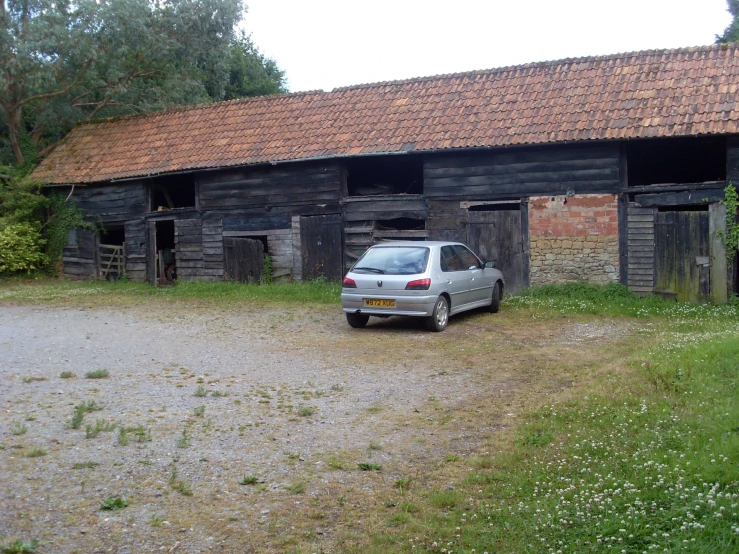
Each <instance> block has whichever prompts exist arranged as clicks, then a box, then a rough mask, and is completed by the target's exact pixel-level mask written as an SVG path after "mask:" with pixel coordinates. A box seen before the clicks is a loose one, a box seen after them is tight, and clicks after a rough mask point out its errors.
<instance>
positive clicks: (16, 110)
mask: <svg viewBox="0 0 739 554" xmlns="http://www.w3.org/2000/svg"><path fill="white" fill-rule="evenodd" d="M4 111H5V115H6V116H7V118H8V138H9V139H10V147H11V149H12V150H13V155H14V156H15V161H16V162H17V163H18V165H23V162H24V161H25V160H24V159H23V152H21V147H20V145H19V144H18V132H19V131H20V120H21V107H20V106H16V107H13V108H12V109H11V110H8V109H7V108H5V107H4Z"/></svg>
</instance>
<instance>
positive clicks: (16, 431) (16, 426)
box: [10, 421, 28, 435]
mask: <svg viewBox="0 0 739 554" xmlns="http://www.w3.org/2000/svg"><path fill="white" fill-rule="evenodd" d="M27 431H28V427H26V426H25V424H23V423H20V422H18V421H14V422H13V423H12V424H11V425H10V434H11V435H25V434H26V432H27Z"/></svg>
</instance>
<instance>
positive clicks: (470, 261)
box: [454, 244, 482, 269]
mask: <svg viewBox="0 0 739 554" xmlns="http://www.w3.org/2000/svg"><path fill="white" fill-rule="evenodd" d="M454 251H455V252H456V253H457V256H459V259H460V260H461V261H462V267H463V268H464V269H469V268H471V267H475V268H480V267H482V266H481V265H480V260H478V259H477V256H475V255H474V254H473V253H472V252H471V251H470V250H469V249H468V248H465V247H464V246H462V245H461V244H455V245H454Z"/></svg>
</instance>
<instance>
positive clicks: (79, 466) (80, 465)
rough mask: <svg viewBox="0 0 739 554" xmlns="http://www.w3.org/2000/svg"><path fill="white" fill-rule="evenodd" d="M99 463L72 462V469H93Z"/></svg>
mask: <svg viewBox="0 0 739 554" xmlns="http://www.w3.org/2000/svg"><path fill="white" fill-rule="evenodd" d="M99 465H100V464H99V463H98V462H77V463H76V464H72V469H94V468H96V467H97V466H99Z"/></svg>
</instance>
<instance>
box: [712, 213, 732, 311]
mask: <svg viewBox="0 0 739 554" xmlns="http://www.w3.org/2000/svg"><path fill="white" fill-rule="evenodd" d="M719 231H721V232H725V231H726V206H724V205H723V204H719V203H718V202H716V203H714V204H711V205H710V206H708V241H709V252H710V256H711V293H710V294H711V301H712V302H713V303H714V304H725V303H726V302H727V301H728V300H729V296H728V295H729V292H728V289H729V286H728V280H727V277H728V273H727V260H726V249H725V248H724V243H723V242H722V240H721V237H720V233H719Z"/></svg>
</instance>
